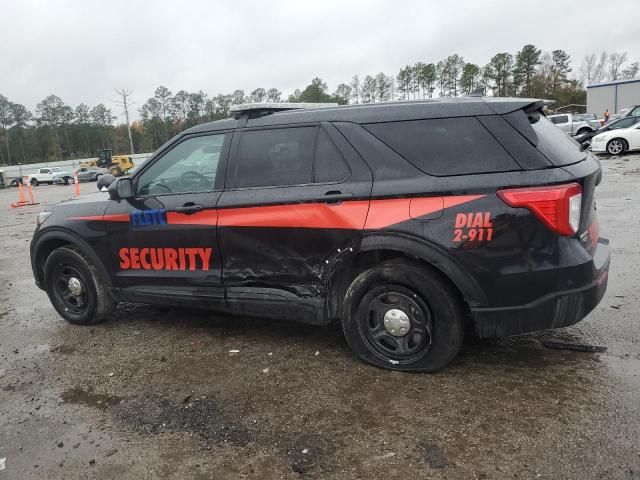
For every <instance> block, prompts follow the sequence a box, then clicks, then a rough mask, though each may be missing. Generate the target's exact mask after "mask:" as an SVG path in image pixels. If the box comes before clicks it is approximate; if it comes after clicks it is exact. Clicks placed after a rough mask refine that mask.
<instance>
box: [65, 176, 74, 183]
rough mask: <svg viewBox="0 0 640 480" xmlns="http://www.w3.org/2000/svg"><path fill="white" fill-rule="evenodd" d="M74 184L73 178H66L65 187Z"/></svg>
mask: <svg viewBox="0 0 640 480" xmlns="http://www.w3.org/2000/svg"><path fill="white" fill-rule="evenodd" d="M72 183H73V178H71V177H65V178H64V184H65V185H71V184H72Z"/></svg>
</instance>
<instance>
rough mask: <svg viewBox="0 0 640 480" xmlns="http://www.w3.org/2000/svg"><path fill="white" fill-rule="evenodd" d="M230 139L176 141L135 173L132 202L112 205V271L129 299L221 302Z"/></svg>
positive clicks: (212, 136) (108, 219)
mask: <svg viewBox="0 0 640 480" xmlns="http://www.w3.org/2000/svg"><path fill="white" fill-rule="evenodd" d="M231 137H232V132H215V133H208V134H204V135H202V134H200V135H187V136H184V137H182V138H180V139H178V141H177V142H174V143H173V144H171V145H169V146H168V147H167V149H166V150H165V151H164V152H162V153H160V154H159V155H157V156H156V157H155V158H154V159H153V161H152V162H150V163H149V164H148V165H144V167H143V168H142V169H141V171H140V172H138V173H136V175H135V176H134V177H133V186H134V192H135V194H134V196H133V197H132V198H129V199H123V200H120V201H112V202H110V205H109V207H108V209H107V211H106V212H105V215H104V220H105V222H104V223H105V224H106V225H107V227H106V228H107V230H108V232H109V241H110V250H111V252H110V258H111V260H112V265H111V268H112V269H113V270H112V271H114V272H115V277H116V286H117V287H119V288H120V289H122V292H123V293H124V294H125V298H129V297H128V296H126V293H127V292H129V293H131V294H132V295H134V296H135V295H138V296H139V295H143V296H146V297H149V296H151V297H154V298H158V297H159V296H160V297H162V298H166V297H168V296H172V297H175V296H178V297H183V298H190V299H193V301H198V300H199V299H200V300H203V301H207V300H216V299H221V298H223V289H222V280H221V258H220V252H219V249H218V239H217V234H216V226H217V218H218V215H217V212H216V205H217V203H218V199H219V197H220V194H221V192H222V189H223V187H224V170H225V168H226V162H227V157H228V152H229V145H230V144H231Z"/></svg>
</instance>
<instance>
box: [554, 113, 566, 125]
mask: <svg viewBox="0 0 640 480" xmlns="http://www.w3.org/2000/svg"><path fill="white" fill-rule="evenodd" d="M550 120H551V123H553V124H555V125H558V124H559V123H567V122H568V121H569V117H567V116H566V115H559V116H557V117H551V118H550Z"/></svg>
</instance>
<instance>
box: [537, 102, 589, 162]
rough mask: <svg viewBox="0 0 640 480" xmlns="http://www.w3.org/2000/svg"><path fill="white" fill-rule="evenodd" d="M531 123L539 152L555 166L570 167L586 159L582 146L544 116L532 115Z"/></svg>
mask: <svg viewBox="0 0 640 480" xmlns="http://www.w3.org/2000/svg"><path fill="white" fill-rule="evenodd" d="M529 121H530V122H531V127H532V128H533V131H534V132H535V134H536V137H537V139H538V141H537V148H538V150H540V152H542V154H543V155H544V156H545V157H547V159H549V161H550V162H551V163H553V164H554V165H556V166H562V165H570V164H572V163H576V162H579V161H581V160H583V159H584V158H585V157H586V153H584V152H581V151H580V146H579V145H578V144H577V143H576V142H575V141H574V140H572V139H571V138H570V137H569V135H567V134H566V133H565V132H563V131H562V130H560V129H559V128H558V127H556V126H555V125H554V124H553V123H551V122H550V121H549V119H548V118H547V117H545V116H544V115H541V114H539V113H537V114H534V115H530V116H529Z"/></svg>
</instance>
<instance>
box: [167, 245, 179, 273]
mask: <svg viewBox="0 0 640 480" xmlns="http://www.w3.org/2000/svg"><path fill="white" fill-rule="evenodd" d="M177 259H178V253H177V252H176V251H175V250H174V249H173V248H165V249H164V263H165V266H164V267H165V268H166V269H167V270H178V264H177V263H176V260H177Z"/></svg>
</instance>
